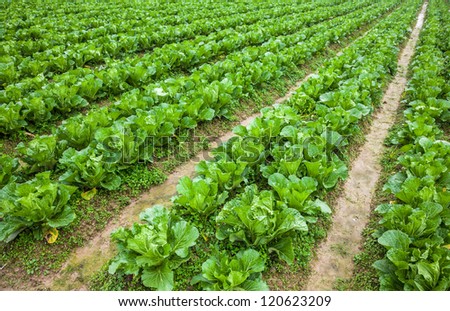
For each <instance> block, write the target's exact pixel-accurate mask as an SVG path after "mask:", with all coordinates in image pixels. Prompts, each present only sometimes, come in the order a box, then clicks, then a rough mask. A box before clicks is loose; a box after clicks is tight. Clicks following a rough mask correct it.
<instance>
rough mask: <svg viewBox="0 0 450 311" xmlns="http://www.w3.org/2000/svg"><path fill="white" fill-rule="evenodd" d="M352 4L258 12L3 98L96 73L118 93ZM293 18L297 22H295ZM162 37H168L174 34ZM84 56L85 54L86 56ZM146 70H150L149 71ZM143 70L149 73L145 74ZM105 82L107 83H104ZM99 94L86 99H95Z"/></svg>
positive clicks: (27, 84)
mask: <svg viewBox="0 0 450 311" xmlns="http://www.w3.org/2000/svg"><path fill="white" fill-rule="evenodd" d="M349 7H350V6H349V5H346V9H344V12H342V13H341V10H339V8H337V9H334V10H332V9H328V10H326V12H324V13H322V14H317V12H318V11H319V10H313V11H311V12H309V13H310V14H311V15H312V16H313V17H310V16H309V15H308V16H305V14H304V13H298V14H294V13H292V14H287V15H283V16H282V17H279V16H278V14H275V15H269V14H258V15H257V16H253V19H252V21H253V22H255V24H251V23H250V21H249V20H247V23H248V25H240V24H238V25H239V26H237V27H236V29H235V30H233V29H232V28H227V29H224V30H220V31H217V32H213V33H211V34H209V35H208V36H197V37H196V38H195V39H192V40H186V41H182V42H179V43H178V42H177V43H172V44H166V45H164V46H162V47H161V48H157V49H155V50H154V51H153V52H152V53H149V54H146V55H144V56H143V57H141V56H136V57H132V58H127V59H125V60H123V61H122V60H106V64H105V65H103V66H101V68H100V69H95V68H92V69H88V68H79V69H77V70H75V71H69V72H68V73H66V74H63V75H54V76H53V77H52V81H54V82H56V83H54V85H48V81H47V79H45V77H44V76H43V75H40V74H37V75H36V77H35V78H30V79H25V80H22V81H20V82H18V83H16V84H13V85H9V86H7V87H6V89H5V91H4V92H3V95H4V96H3V99H2V100H0V101H3V102H18V101H25V102H26V98H25V99H23V97H28V98H29V97H33V98H34V97H44V99H45V98H47V97H49V95H50V94H52V93H53V92H52V90H53V89H55V88H56V89H57V88H58V86H59V84H61V82H64V83H63V84H64V86H68V87H75V86H74V85H76V84H82V83H83V82H84V81H85V79H86V77H87V76H89V77H93V76H96V80H101V81H96V82H97V84H98V83H102V87H100V89H99V90H98V91H99V93H100V94H103V95H105V94H104V93H105V92H106V94H107V95H117V94H118V93H120V92H123V91H124V90H127V89H131V88H132V87H133V86H134V87H136V86H144V85H145V84H146V83H148V82H149V81H148V80H149V79H151V80H154V79H157V78H161V77H164V76H167V75H168V74H169V73H170V72H171V71H172V70H174V69H175V68H177V67H179V66H180V65H182V67H183V69H184V70H189V69H190V68H191V67H192V66H193V65H195V64H199V62H206V61H209V60H211V58H213V57H215V56H218V55H220V54H222V53H224V52H231V51H234V50H237V49H239V48H241V47H244V46H246V45H253V44H260V43H262V42H264V41H266V40H267V39H268V38H271V37H272V36H275V35H276V36H278V35H280V34H289V33H291V32H295V31H298V29H299V27H300V26H304V25H311V24H313V23H315V22H319V21H321V20H323V19H326V18H329V16H330V13H329V12H332V11H336V14H337V15H340V14H343V13H345V12H346V11H348V10H349ZM358 7H359V6H358ZM355 9H356V8H355ZM258 17H259V18H260V20H257V18H258ZM269 17H271V18H269ZM292 20H294V21H295V22H292ZM289 21H290V22H291V23H289ZM234 25H236V24H234ZM162 37H164V38H168V37H170V36H162ZM109 44H113V43H111V42H108V43H107V44H106V45H103V46H102V47H101V48H102V49H105V48H107V47H108V46H109ZM76 53H77V55H81V54H80V52H79V51H78V50H77V52H76ZM97 54H98V53H97ZM60 55H61V56H59V57H63V58H64V60H63V63H62V66H64V64H68V62H70V59H69V54H67V53H60ZM98 56H99V57H101V55H100V54H98ZM80 57H82V56H80ZM82 58H84V56H83V57H82ZM137 65H139V68H138V69H135V67H137ZM44 66H45V64H44ZM77 66H78V67H81V66H82V64H77ZM142 67H144V68H145V67H150V68H151V69H148V70H143V68H142ZM38 70H39V69H38ZM62 71H65V70H62ZM116 71H121V72H123V71H127V72H130V74H128V75H125V78H128V76H131V77H130V78H128V81H122V83H121V85H120V86H121V87H117V86H118V85H109V84H108V81H109V80H110V79H108V77H110V76H114V75H115V73H116ZM135 71H137V72H138V73H141V74H140V75H138V74H136V75H137V76H138V77H137V78H136V79H133V78H134V75H135V74H133V73H134V72H135ZM146 71H148V73H147V72H146ZM143 73H145V75H144V74H143ZM118 75H119V77H123V76H124V75H123V74H120V73H119V74H118ZM75 77H76V78H75ZM138 78H139V79H138ZM105 79H106V80H105ZM69 81H70V82H69ZM58 82H59V84H58ZM126 82H127V83H126ZM93 84H96V83H93ZM103 84H105V85H104V86H103ZM39 89H45V91H41V92H35V93H32V94H30V95H28V93H30V92H32V91H36V90H39ZM81 94H83V93H81ZM26 95H28V96H26ZM94 95H96V94H94ZM95 98H96V97H95ZM95 98H86V99H90V100H93V99H95Z"/></svg>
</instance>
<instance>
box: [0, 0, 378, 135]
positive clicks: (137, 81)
mask: <svg viewBox="0 0 450 311" xmlns="http://www.w3.org/2000/svg"><path fill="white" fill-rule="evenodd" d="M367 3H368V2H366V3H364V2H363V3H362V4H360V6H362V7H364V6H365V4H367ZM355 9H356V10H357V11H356V12H355V13H352V14H348V13H349V12H352V11H353V10H355ZM369 9H370V8H369ZM363 11H364V8H363V9H361V8H359V6H357V7H353V6H352V5H344V6H342V7H335V8H332V9H326V10H323V9H319V10H317V11H312V12H310V14H309V15H308V16H304V15H300V16H297V18H296V21H295V22H292V21H290V19H289V17H287V18H282V19H281V20H279V21H278V23H276V24H275V25H272V24H271V23H269V24H266V23H264V24H265V25H264V26H265V27H263V28H261V27H262V25H261V24H259V25H255V27H248V29H247V30H248V32H246V33H239V32H236V31H228V30H225V31H220V32H218V33H216V34H214V35H210V36H208V37H207V39H208V40H202V39H206V38H199V39H196V40H193V41H185V42H182V43H174V44H170V45H165V46H164V47H162V48H161V49H157V50H155V51H154V52H153V53H151V54H149V55H146V56H144V57H142V58H135V59H131V60H126V61H124V62H122V61H118V62H112V63H110V64H109V65H108V67H107V68H105V69H102V70H99V71H94V70H91V69H87V68H80V69H77V70H74V71H70V72H68V73H66V74H64V75H61V76H58V77H54V83H51V84H47V85H37V86H36V87H42V89H41V90H39V91H36V92H33V93H31V94H30V95H29V96H26V97H23V98H21V99H20V101H19V102H17V103H15V102H12V103H11V104H7V105H4V106H2V107H0V109H1V110H2V111H5V113H4V114H5V115H10V116H11V117H10V120H5V122H4V126H5V127H6V131H12V130H15V129H16V127H22V126H26V124H27V123H26V122H31V124H33V125H36V124H39V123H42V122H45V121H47V120H49V119H50V118H52V116H53V115H52V112H53V111H54V110H56V111H59V112H60V113H64V112H68V111H71V110H74V109H77V108H78V109H79V108H81V107H85V106H87V105H88V102H87V100H91V101H93V100H97V99H99V98H101V97H104V96H106V95H119V94H121V93H124V92H126V91H127V90H131V89H133V88H134V90H133V91H132V92H134V91H137V90H136V88H141V89H142V88H150V87H154V88H159V87H160V86H159V85H153V86H152V85H151V84H150V83H151V82H154V81H155V80H156V81H157V80H161V79H164V78H168V77H170V76H171V75H173V74H174V72H176V71H177V70H185V71H186V70H190V69H191V70H192V68H195V67H196V66H199V65H201V64H204V63H206V62H208V61H210V60H211V59H214V58H216V57H217V56H219V55H222V54H224V53H230V52H232V51H235V50H238V51H239V50H240V49H241V48H244V49H243V50H242V51H239V52H234V53H232V54H228V55H227V56H226V58H225V59H229V58H232V57H235V58H236V57H239V55H245V54H246V52H247V51H248V49H245V47H246V46H248V45H250V46H251V45H258V44H261V43H263V42H264V41H265V40H267V41H266V42H265V43H264V44H263V45H262V46H261V47H260V48H259V49H260V50H261V51H267V50H268V48H267V47H266V46H268V45H270V44H271V43H272V44H273V42H277V40H278V41H281V42H283V44H285V45H293V44H295V43H297V42H300V41H301V40H308V39H309V37H310V36H311V35H313V34H314V33H316V32H318V31H325V30H326V29H327V27H330V26H334V25H337V24H338V23H342V22H343V21H345V18H352V17H353V16H357V15H358V14H360V13H361V12H363ZM341 14H347V15H345V16H343V17H337V18H334V19H332V20H329V21H327V22H321V21H323V20H327V19H329V18H330V17H332V16H339V15H341ZM314 23H319V25H317V26H312V27H311V26H310V25H311V24H314ZM305 25H307V26H310V27H304V26H305ZM299 30H300V31H299ZM292 32H293V34H291V35H287V34H289V33H292ZM149 84H150V85H149ZM22 87H26V85H23V84H22V85H20V88H15V89H14V88H8V89H7V90H6V92H5V94H6V95H7V96H8V95H9V94H8V92H9V93H13V94H14V95H15V96H20V94H21V93H22V89H21V88H22ZM127 95H128V93H125V94H123V95H122V98H124V97H125V98H126V96H127ZM119 101H120V100H119Z"/></svg>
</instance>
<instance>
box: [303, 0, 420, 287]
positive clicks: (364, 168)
mask: <svg viewBox="0 0 450 311" xmlns="http://www.w3.org/2000/svg"><path fill="white" fill-rule="evenodd" d="M426 8H427V3H425V4H424V5H423V7H422V10H421V12H420V14H419V17H418V20H417V23H416V25H415V27H414V29H413V31H412V33H411V36H410V38H409V40H408V42H407V44H406V46H405V47H404V49H403V50H402V53H401V54H400V58H399V61H398V67H397V74H396V75H395V77H394V80H393V81H392V82H391V83H390V84H389V86H388V89H387V91H386V93H385V94H384V97H383V106H382V108H381V109H380V110H379V111H378V112H377V113H376V115H375V116H374V120H373V123H372V125H371V128H370V130H369V133H368V134H367V135H366V142H365V143H364V144H363V145H362V147H361V151H360V153H359V155H358V157H357V158H356V159H355V161H354V162H353V163H352V166H351V170H350V172H349V178H348V180H347V181H346V182H345V184H344V187H343V191H342V194H341V195H340V196H339V198H338V199H337V201H336V205H335V213H334V216H333V224H332V226H331V228H330V230H329V232H328V236H327V239H326V240H325V241H324V242H323V243H322V244H321V245H320V246H319V249H318V251H317V255H316V258H315V259H314V260H313V262H312V269H311V271H313V272H312V274H311V276H310V278H309V280H308V282H307V285H306V286H305V289H306V290H316V291H317V290H332V289H333V284H334V283H335V281H336V280H338V279H343V278H349V277H351V275H352V271H353V257H354V256H355V255H356V254H357V253H358V252H359V250H360V245H361V240H362V236H361V233H362V230H363V229H364V227H365V226H366V224H367V222H368V220H369V214H370V202H371V201H372V197H373V196H374V192H375V187H376V184H377V181H378V178H379V176H380V172H381V167H380V160H381V157H382V154H383V151H384V146H383V141H384V139H385V138H386V136H387V134H388V130H389V128H390V127H391V126H392V125H393V124H394V122H395V117H396V112H397V110H398V108H399V105H400V99H401V96H402V94H403V92H404V89H405V86H406V82H407V77H406V75H407V69H408V64H409V62H410V61H411V57H412V55H413V54H414V49H415V46H416V43H417V40H418V37H419V33H420V30H421V29H422V26H423V21H424V16H425V11H426Z"/></svg>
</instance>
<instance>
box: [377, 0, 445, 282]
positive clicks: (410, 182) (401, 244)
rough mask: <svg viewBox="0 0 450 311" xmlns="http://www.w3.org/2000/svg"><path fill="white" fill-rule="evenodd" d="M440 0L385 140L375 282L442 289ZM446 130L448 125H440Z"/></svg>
mask: <svg viewBox="0 0 450 311" xmlns="http://www.w3.org/2000/svg"><path fill="white" fill-rule="evenodd" d="M448 10H449V6H448V2H445V1H440V0H431V1H430V2H429V8H428V14H427V20H426V24H425V27H424V29H423V31H422V33H421V38H420V42H419V45H418V47H417V49H416V53H415V56H414V60H413V62H412V63H411V68H410V70H411V73H412V76H411V79H410V80H409V84H408V87H407V90H406V102H407V109H406V110H405V111H404V114H403V115H404V121H403V123H402V124H401V126H400V127H399V128H398V129H396V130H394V131H393V133H392V135H391V137H390V142H391V143H392V144H394V147H395V148H396V149H398V151H397V155H398V159H397V161H396V171H397V173H395V174H394V175H392V176H390V177H389V179H388V181H387V182H386V183H385V184H384V187H383V190H384V191H385V192H386V193H387V194H390V195H392V196H393V197H394V199H393V200H392V201H390V202H389V203H384V204H381V205H379V206H378V207H377V209H376V212H377V213H378V215H380V216H381V220H380V222H379V224H380V228H379V230H378V232H376V234H375V237H378V242H379V243H380V244H381V245H382V246H383V247H384V248H385V249H386V253H385V257H384V258H383V259H381V260H378V261H376V262H375V263H374V267H375V268H376V269H377V270H378V272H379V275H380V289H381V290H449V289H450V192H449V191H448V189H450V142H449V141H448V138H449V137H448V135H447V137H445V136H444V134H443V131H442V130H441V127H442V126H447V127H448V124H449V122H450V83H449V82H450V81H449V75H448V74H449V70H450V62H449V60H450V59H449V56H450V54H449V51H450V49H449V40H448V38H449V36H450V32H449V29H450V18H449V14H448ZM447 130H448V128H447Z"/></svg>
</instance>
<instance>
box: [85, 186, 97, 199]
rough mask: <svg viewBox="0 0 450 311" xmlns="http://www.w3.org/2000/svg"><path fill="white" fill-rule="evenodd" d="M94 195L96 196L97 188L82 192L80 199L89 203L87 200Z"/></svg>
mask: <svg viewBox="0 0 450 311" xmlns="http://www.w3.org/2000/svg"><path fill="white" fill-rule="evenodd" d="M96 194H97V188H92V189H91V190H89V191H86V192H83V193H82V194H81V197H82V198H83V199H85V200H86V201H89V200H91V199H92V198H93V197H94V196H95V195H96Z"/></svg>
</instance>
